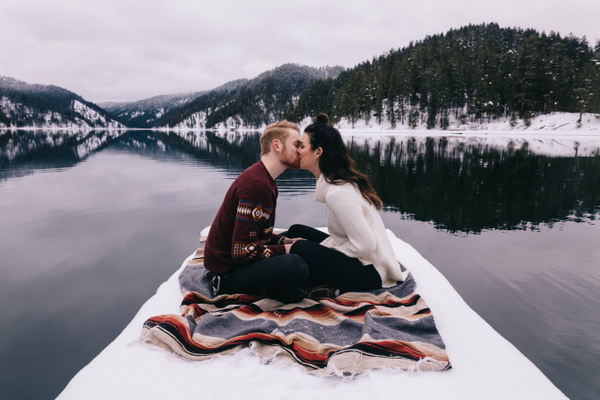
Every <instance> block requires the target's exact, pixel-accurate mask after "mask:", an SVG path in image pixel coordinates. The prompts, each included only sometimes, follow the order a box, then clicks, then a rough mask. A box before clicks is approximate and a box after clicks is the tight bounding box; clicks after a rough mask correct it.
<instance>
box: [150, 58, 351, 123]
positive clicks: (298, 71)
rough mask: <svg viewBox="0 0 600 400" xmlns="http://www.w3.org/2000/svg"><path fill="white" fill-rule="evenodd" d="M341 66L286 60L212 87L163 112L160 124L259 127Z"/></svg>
mask: <svg viewBox="0 0 600 400" xmlns="http://www.w3.org/2000/svg"><path fill="white" fill-rule="evenodd" d="M342 70H343V68H342V67H322V68H313V67H308V66H301V65H296V64H285V65H282V66H280V67H278V68H275V69H273V70H270V71H266V72H264V73H262V74H260V75H259V76H257V77H256V78H254V79H251V80H249V81H247V82H244V83H243V84H241V85H239V86H238V87H236V88H234V89H233V90H223V91H211V92H209V93H207V94H205V95H203V96H200V97H199V98H197V99H196V100H194V101H193V102H191V103H189V104H187V105H186V106H184V107H182V108H181V109H179V110H177V111H176V112H174V113H173V114H172V115H168V116H166V117H165V118H164V119H163V120H162V121H161V123H160V125H161V127H164V128H173V129H184V130H185V129H211V128H219V127H223V128H229V129H235V128H261V127H263V126H265V125H267V124H269V123H271V122H274V121H276V120H278V119H281V118H282V116H283V113H284V111H285V109H286V107H288V105H289V104H290V102H291V101H292V99H293V98H295V97H297V96H299V95H300V94H301V93H302V92H303V91H305V90H306V89H307V88H308V87H309V86H310V85H311V84H312V83H313V82H315V81H316V80H318V79H326V78H332V77H336V76H337V75H339V73H340V72H341V71H342Z"/></svg>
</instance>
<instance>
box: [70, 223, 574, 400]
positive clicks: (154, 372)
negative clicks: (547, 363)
mask: <svg viewBox="0 0 600 400" xmlns="http://www.w3.org/2000/svg"><path fill="white" fill-rule="evenodd" d="M388 235H389V236H390V239H391V241H392V244H393V245H394V249H395V251H396V255H397V257H398V259H399V260H400V261H401V262H402V264H404V265H405V266H406V267H407V268H408V269H409V270H410V271H411V272H412V273H413V275H414V277H415V279H416V281H417V284H418V292H419V293H420V294H421V295H422V296H423V297H424V298H425V301H426V302H427V304H428V305H429V307H430V308H431V310H432V312H433V315H434V317H435V319H436V323H437V326H438V329H439V331H440V333H441V335H442V338H443V339H444V341H445V343H446V347H447V351H448V355H449V357H450V361H451V363H452V369H451V370H449V371H441V372H412V373H409V372H401V371H396V370H377V371H371V372H369V373H367V374H365V375H362V376H359V377H355V378H354V379H352V380H343V379H341V378H336V377H330V378H318V377H315V376H312V375H308V374H307V373H306V372H304V371H303V370H302V369H301V368H300V367H298V366H295V365H289V364H280V363H278V364H269V363H263V362H261V361H260V360H259V357H258V356H256V355H255V354H254V353H253V352H252V351H251V349H247V350H244V351H241V352H239V353H236V354H235V355H229V356H221V357H217V358H213V359H212V360H209V361H203V362H191V361H187V360H184V359H182V358H179V357H178V356H176V355H174V354H172V353H169V352H167V351H166V350H162V349H159V348H156V347H153V346H151V345H147V344H142V343H141V342H140V341H139V340H138V338H139V335H140V332H141V329H142V324H143V322H144V321H145V320H146V319H147V318H149V317H152V316H155V315H160V314H167V313H178V311H179V304H180V302H181V300H182V298H183V294H182V293H181V292H180V290H179V283H178V275H179V272H180V271H181V270H182V269H183V268H184V266H185V264H186V262H187V260H186V261H184V262H183V264H182V266H181V268H180V269H179V270H178V271H177V272H175V273H174V274H173V275H172V276H171V277H170V278H169V279H168V280H167V281H166V282H165V283H163V284H162V285H161V286H160V287H159V288H158V290H157V292H156V295H154V296H153V297H152V298H150V299H149V300H148V301H147V302H146V303H145V304H144V305H143V306H142V308H141V309H140V310H139V312H138V313H137V315H136V316H135V317H134V319H133V320H132V321H131V323H130V324H129V325H128V326H127V327H126V328H125V330H124V331H123V332H122V333H121V334H120V335H119V336H118V337H117V338H116V339H115V340H114V341H113V342H112V343H111V344H110V345H109V346H108V347H107V348H106V349H104V351H102V352H101V353H100V354H99V355H98V356H97V357H96V358H95V359H94V360H93V361H92V362H91V363H90V364H88V365H87V366H86V367H85V368H83V369H82V370H81V371H80V372H79V373H78V374H77V375H76V376H75V377H74V378H73V379H72V380H71V382H70V383H69V385H68V386H67V387H66V388H65V390H64V391H63V392H62V393H61V394H60V396H59V397H58V399H59V400H69V399H77V400H78V399H82V398H85V399H138V398H144V399H159V398H160V399H183V398H186V397H188V396H193V397H198V396H199V397H200V398H210V399H215V400H217V399H238V398H246V399H264V400H269V399H282V398H285V399H291V400H295V399H298V400H300V399H302V400H305V399H307V398H308V399H332V398H344V399H347V400H352V399H361V400H364V399H386V400H388V399H396V398H402V399H433V398H440V399H513V398H516V399H545V400H552V399H566V396H564V394H563V393H562V392H560V391H559V390H558V389H557V388H556V387H555V386H554V385H553V384H552V383H551V382H550V381H549V380H548V379H547V378H546V377H545V376H544V375H543V374H542V372H541V371H540V370H539V369H537V367H535V365H534V364H533V363H531V362H530V361H529V360H528V359H527V358H526V357H525V356H523V355H522V354H521V353H520V352H519V351H518V350H517V349H516V348H515V347H514V346H513V345H512V344H510V343H509V342H508V341H506V340H505V339H504V338H502V337H501V336H500V335H499V334H498V333H497V332H496V331H494V330H493V329H492V328H491V327H490V326H489V325H488V324H487V323H486V322H485V321H484V320H483V319H482V318H481V317H479V315H477V314H476V313H475V312H474V311H473V310H472V309H471V308H469V306H468V305H467V304H466V303H465V302H464V300H463V299H462V298H461V297H460V295H459V294H458V293H457V292H456V291H455V290H454V288H453V287H452V286H451V285H450V283H449V282H448V281H447V280H446V279H445V278H444V277H443V276H442V275H441V274H440V273H439V272H438V271H437V269H436V268H435V267H434V266H433V265H431V264H430V263H429V262H428V261H427V260H425V259H424V258H423V257H422V256H421V255H420V254H419V253H418V252H417V251H416V250H415V249H414V248H412V247H411V246H410V245H409V244H407V243H405V242H403V241H402V240H400V239H398V238H396V236H394V234H393V233H392V232H391V231H388ZM190 257H191V256H190Z"/></svg>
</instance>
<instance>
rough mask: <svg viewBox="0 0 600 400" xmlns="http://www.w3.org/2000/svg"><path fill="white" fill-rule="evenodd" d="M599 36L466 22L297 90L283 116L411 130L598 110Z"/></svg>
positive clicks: (297, 119) (512, 122) (525, 122)
mask: <svg viewBox="0 0 600 400" xmlns="http://www.w3.org/2000/svg"><path fill="white" fill-rule="evenodd" d="M599 58H600V42H598V43H597V44H596V46H595V48H592V47H591V46H590V45H589V44H588V43H587V41H586V39H585V38H583V39H580V38H577V37H574V36H572V35H569V36H566V37H561V36H560V35H559V34H558V33H555V32H551V33H550V34H546V33H544V32H542V33H541V34H540V33H539V32H537V31H535V30H533V29H527V30H523V29H520V28H500V27H499V26H498V24H494V23H491V24H482V25H469V26H466V27H462V28H460V29H453V30H450V31H448V32H447V33H446V34H439V35H434V36H427V37H426V38H425V39H423V40H421V41H417V42H415V43H412V42H411V43H410V44H409V46H407V47H404V48H402V49H398V50H392V51H390V52H389V53H387V54H384V55H381V56H380V57H376V58H374V59H373V60H372V61H366V62H363V63H361V64H360V65H358V66H356V67H355V68H353V69H349V70H346V71H344V72H342V73H341V74H340V75H339V76H338V77H337V78H336V79H328V80H320V81H317V82H315V83H313V85H312V86H310V87H309V88H308V89H307V90H306V91H304V92H303V93H302V94H301V95H300V96H299V97H298V99H297V100H296V101H294V103H293V104H292V105H290V106H289V107H288V108H287V110H286V112H285V114H284V117H285V118H287V119H288V120H292V121H297V122H299V121H302V120H303V119H305V118H306V117H312V116H314V115H316V114H317V113H318V112H326V113H328V114H329V116H330V117H331V118H332V120H333V121H334V122H342V124H343V125H346V124H347V125H352V126H354V124H355V123H356V122H357V121H358V120H363V121H366V122H367V123H368V122H369V120H370V119H374V120H376V123H377V124H380V125H385V124H387V125H388V126H390V127H392V128H394V127H396V125H401V126H403V127H404V128H407V129H410V128H415V127H417V126H421V125H422V126H427V128H436V127H439V128H442V129H446V128H448V127H450V126H452V125H453V124H458V125H464V124H466V123H481V122H484V121H485V122H490V121H492V120H496V119H502V120H507V121H510V123H511V126H516V125H517V123H518V121H517V119H521V120H523V122H524V124H525V126H526V127H528V126H529V124H530V122H531V120H532V118H533V117H534V116H536V115H540V114H546V113H550V112H554V111H560V112H570V113H577V114H579V120H580V121H579V123H581V116H582V114H583V113H584V112H586V113H600V62H599V61H598V59H599Z"/></svg>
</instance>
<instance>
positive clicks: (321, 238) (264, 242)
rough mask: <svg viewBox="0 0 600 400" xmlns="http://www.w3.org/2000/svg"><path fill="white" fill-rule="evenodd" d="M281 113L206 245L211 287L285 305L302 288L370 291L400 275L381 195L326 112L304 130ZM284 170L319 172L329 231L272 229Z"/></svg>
mask: <svg viewBox="0 0 600 400" xmlns="http://www.w3.org/2000/svg"><path fill="white" fill-rule="evenodd" d="M300 133H301V132H300V127H299V126H298V125H297V124H295V123H292V122H288V121H286V120H282V121H278V122H275V123H272V124H270V125H268V126H267V127H266V129H265V131H264V132H263V133H262V135H261V137H260V146H261V159H260V161H258V162H257V163H255V164H253V165H252V166H250V167H249V168H248V169H246V170H245V171H244V172H242V173H241V174H240V175H239V176H238V177H237V178H236V179H235V181H234V182H233V183H232V184H231V186H230V187H229V189H228V191H227V193H226V194H225V198H224V200H223V204H222V205H221V207H220V209H219V211H218V212H217V215H216V217H215V220H214V222H213V224H212V225H211V227H210V231H209V234H208V237H207V239H206V245H205V248H204V267H205V268H206V269H207V270H209V271H210V276H211V279H212V283H213V288H214V290H213V292H214V294H215V295H220V294H235V293H244V294H262V295H265V296H267V297H270V298H273V299H276V300H278V301H281V302H283V303H298V302H300V301H302V299H303V298H304V297H306V296H307V295H308V296H309V297H312V296H316V295H317V294H318V295H319V296H321V295H322V294H323V292H324V293H325V294H326V296H327V297H333V296H334V293H338V292H339V293H344V292H349V291H368V290H373V289H377V288H381V287H384V288H385V287H391V286H394V285H396V284H397V283H398V282H403V281H404V280H405V279H406V277H407V275H408V272H407V271H402V269H401V267H400V264H399V263H398V260H397V259H396V256H395V254H394V250H393V248H392V245H391V243H390V240H389V238H388V236H387V233H386V231H385V226H384V224H383V221H382V219H381V216H380V215H379V211H380V210H381V206H382V203H381V199H380V198H379V197H378V196H377V193H375V190H374V189H373V186H372V185H371V183H370V181H369V179H368V178H367V176H366V175H365V174H363V173H361V172H360V171H359V170H358V167H357V164H356V163H355V162H354V160H352V158H350V156H349V155H348V151H347V150H346V146H345V144H344V141H343V140H342V136H341V134H340V132H339V131H338V130H337V129H336V128H335V127H334V126H333V125H331V124H330V123H329V117H328V116H327V115H326V114H323V113H321V114H319V115H317V116H316V117H315V118H314V119H313V121H312V123H311V124H310V125H309V126H307V127H306V128H305V129H304V132H303V133H302V136H300ZM288 168H301V169H305V170H308V171H310V172H312V173H313V174H314V176H315V177H316V178H317V185H316V188H315V200H317V201H318V202H321V203H324V204H325V208H326V215H327V230H328V232H329V233H328V234H327V233H324V232H322V231H320V230H318V229H315V228H313V227H310V226H305V225H300V224H295V225H292V226H291V227H290V228H289V229H288V230H287V231H286V232H283V233H282V234H276V233H274V232H273V228H274V225H275V209H276V207H277V195H278V189H277V182H276V181H275V179H276V178H277V177H278V176H279V175H280V174H281V173H283V172H284V171H285V170H286V169H288Z"/></svg>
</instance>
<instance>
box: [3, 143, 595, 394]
mask: <svg viewBox="0 0 600 400" xmlns="http://www.w3.org/2000/svg"><path fill="white" fill-rule="evenodd" d="M461 140H462V139H452V140H450V141H449V140H448V139H446V138H440V137H436V138H430V139H427V140H415V139H414V138H411V137H410V136H406V137H397V138H395V139H390V138H382V139H381V140H375V139H372V140H370V141H368V142H367V143H365V140H364V138H353V137H348V145H349V148H350V151H351V153H352V155H353V157H354V158H355V159H356V160H357V161H358V163H359V165H360V167H361V169H362V170H363V171H367V173H368V174H369V175H370V176H371V179H372V180H373V182H374V184H375V186H376V189H377V191H378V193H379V194H380V196H381V197H382V199H383V200H384V203H385V210H384V212H383V213H382V214H383V218H384V221H385V223H386V226H387V227H388V228H390V229H391V230H393V231H394V232H395V233H396V235H397V236H398V237H400V238H402V239H403V240H405V241H406V242H408V243H410V244H411V245H412V246H413V247H415V248H416V249H417V250H418V251H419V252H420V253H421V254H422V255H423V256H424V257H425V258H427V259H428V260H429V261H430V262H431V263H432V264H433V265H435V266H436V267H437V268H438V269H439V270H440V271H441V272H442V273H443V274H444V275H445V276H446V277H447V278H448V280H449V281H450V282H451V283H452V284H453V285H454V287H455V288H456V289H457V290H458V292H459V293H460V294H461V295H462V296H463V298H464V299H465V300H466V301H467V303H468V304H469V305H470V306H471V307H472V308H473V309H474V310H475V311H476V312H477V313H479V314H480V315H481V316H482V317H483V318H484V319H485V320H486V321H487V322H488V323H490V324H491V325H492V327H493V328H494V329H496V330H497V331H498V332H499V333H500V334H502V335H503V336H504V337H505V338H507V339H508V340H509V341H510V342H511V343H513V344H514V345H515V346H516V347H517V348H518V349H519V350H520V351H521V352H522V353H524V354H525V355H526V356H527V357H528V358H529V359H530V360H532V361H533V362H534V363H535V364H536V365H537V366H538V367H539V368H540V369H541V370H542V372H544V374H546V376H548V377H549V378H550V379H551V380H552V382H553V383H554V384H555V385H556V386H558V387H559V388H560V389H561V390H562V391H563V392H564V393H565V394H566V395H567V396H568V397H570V398H571V399H594V398H598V396H599V394H600V383H599V382H598V379H597V378H598V376H600V336H599V335H598V332H599V331H600V299H599V296H598V293H599V292H600V268H599V267H600V250H599V246H598V245H597V244H598V243H600V227H599V226H598V224H597V221H596V219H597V218H598V217H599V216H600V213H599V210H600V157H597V156H596V157H577V158H576V157H549V156H543V155H537V154H535V153H533V152H531V151H529V150H528V149H527V147H526V146H522V147H520V148H514V146H511V145H508V146H507V147H506V148H498V147H493V146H486V145H485V144H483V145H482V144H481V143H480V144H469V143H467V142H466V141H465V142H461ZM258 149H259V145H258V134H254V133H244V134H241V133H229V134H227V135H216V134H214V133H211V132H200V133H189V134H182V135H176V134H174V133H170V134H164V133H157V132H144V131H137V132H128V133H125V134H124V135H121V136H118V135H117V134H114V133H107V132H92V133H79V134H74V135H67V134H60V133H53V132H37V133H31V132H10V133H9V132H2V131H0V226H2V229H1V230H0V312H1V315H2V319H1V320H0V324H1V325H0V398H7V399H12V398H15V399H53V398H55V397H56V396H57V395H58V394H59V393H60V392H61V391H62V389H63V388H64V387H65V386H66V384H67V383H68V382H69V380H70V379H71V378H72V377H73V376H74V375H75V374H76V373H77V371H79V370H80V369H81V368H83V367H84V366H85V365H86V364H87V363H89V362H90V361H91V360H92V359H93V358H94V357H95V356H96V355H97V354H98V353H99V352H100V351H101V350H102V349H103V348H104V347H106V346H107V345H108V344H109V343H110V342H111V341H112V340H113V339H114V338H115V337H116V336H117V335H118V334H119V333H120V332H121V331H122V330H123V329H124V328H125V326H126V325H127V323H128V322H129V321H130V320H131V319H132V318H133V316H134V315H135V313H136V312H137V310H138V309H139V308H140V306H141V305H142V304H143V303H144V302H145V301H146V300H147V299H148V298H149V297H151V296H152V295H153V294H154V293H155V291H156V288H157V287H158V286H159V285H160V283H162V282H163V281H165V280H166V279H167V278H168V277H169V276H170V275H171V274H172V273H173V272H174V271H175V270H176V269H177V268H178V267H179V266H180V264H181V262H182V261H183V259H185V258H186V257H187V256H188V255H189V254H190V253H191V252H192V251H193V250H194V249H195V247H196V243H197V239H198V235H199V232H200V230H201V229H202V228H204V227H205V226H207V225H209V224H210V223H211V222H212V219H213V218H214V215H215V214H216V211H217V209H218V208H219V206H220V204H221V200H222V198H223V195H224V193H225V191H226V190H227V188H228V186H229V184H230V183H231V181H232V180H233V179H234V178H235V177H236V176H237V175H238V174H239V173H240V172H241V171H242V170H243V169H245V168H246V167H247V166H249V165H251V164H252V163H253V162H255V161H256V160H257V159H258V157H259V155H258V154H259V150H258ZM278 183H279V187H280V199H279V204H278V209H277V225H278V226H279V227H287V226H289V225H291V224H293V223H296V222H302V223H305V224H309V225H315V226H323V225H324V224H325V213H324V210H323V208H322V205H321V204H320V203H316V202H315V201H314V200H313V189H314V184H315V180H314V178H313V177H312V175H310V174H309V173H306V172H304V171H286V172H285V173H284V174H283V175H282V176H281V177H280V178H279V179H278ZM32 382H35V384H32Z"/></svg>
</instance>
